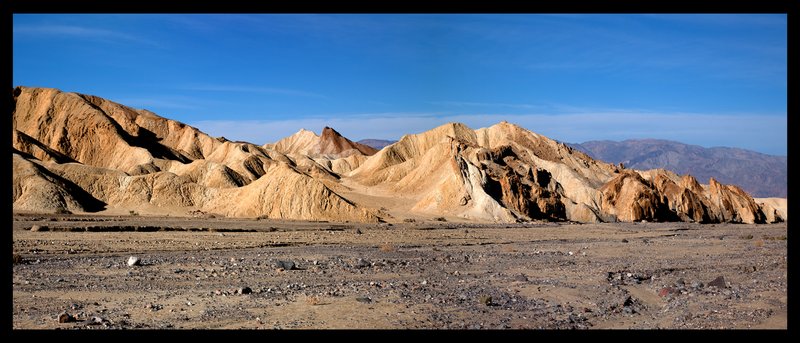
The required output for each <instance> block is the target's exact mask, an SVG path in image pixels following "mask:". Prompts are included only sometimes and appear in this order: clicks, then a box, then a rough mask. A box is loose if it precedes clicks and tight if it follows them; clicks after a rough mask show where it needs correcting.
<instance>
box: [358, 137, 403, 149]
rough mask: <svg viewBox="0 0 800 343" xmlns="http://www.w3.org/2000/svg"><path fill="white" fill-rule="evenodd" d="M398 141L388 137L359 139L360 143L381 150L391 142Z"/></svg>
mask: <svg viewBox="0 0 800 343" xmlns="http://www.w3.org/2000/svg"><path fill="white" fill-rule="evenodd" d="M394 142H397V141H390V140H386V139H362V140H360V141H358V143H359V144H364V145H366V146H371V147H372V148H373V149H376V150H381V149H383V148H384V147H386V146H387V145H389V144H392V143H394Z"/></svg>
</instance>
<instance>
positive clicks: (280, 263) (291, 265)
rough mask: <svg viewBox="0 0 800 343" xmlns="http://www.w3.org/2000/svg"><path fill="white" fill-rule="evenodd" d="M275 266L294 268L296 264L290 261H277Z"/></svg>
mask: <svg viewBox="0 0 800 343" xmlns="http://www.w3.org/2000/svg"><path fill="white" fill-rule="evenodd" d="M275 268H278V269H283V270H294V269H297V265H296V264H295V263H294V262H292V261H280V260H279V261H277V262H275Z"/></svg>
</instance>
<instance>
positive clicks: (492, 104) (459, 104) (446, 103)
mask: <svg viewBox="0 0 800 343" xmlns="http://www.w3.org/2000/svg"><path fill="white" fill-rule="evenodd" d="M430 104H432V105H439V106H450V107H507V108H522V109H543V108H546V107H547V106H543V105H531V104H509V103H497V102H469V101H431V102H430Z"/></svg>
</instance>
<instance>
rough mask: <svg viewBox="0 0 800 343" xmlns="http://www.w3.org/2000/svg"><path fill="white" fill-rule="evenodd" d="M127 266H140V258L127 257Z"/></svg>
mask: <svg viewBox="0 0 800 343" xmlns="http://www.w3.org/2000/svg"><path fill="white" fill-rule="evenodd" d="M127 263H128V267H133V266H141V265H142V260H141V259H140V258H138V257H136V256H131V257H128V262H127Z"/></svg>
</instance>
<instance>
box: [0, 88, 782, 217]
mask: <svg viewBox="0 0 800 343" xmlns="http://www.w3.org/2000/svg"><path fill="white" fill-rule="evenodd" d="M14 102H15V108H14V112H13V113H12V117H13V121H12V123H13V128H12V146H13V148H14V154H13V173H14V177H13V180H12V182H13V189H14V192H13V203H14V205H13V206H14V210H17V211H42V212H59V211H73V212H94V211H103V210H119V211H121V210H123V209H129V208H130V209H139V210H142V211H144V212H148V211H150V212H153V213H155V212H158V213H162V212H163V213H171V214H186V213H188V212H189V211H194V210H201V211H206V212H213V213H218V214H222V215H227V216H234V217H269V218H279V219H297V220H329V221H362V222H375V221H378V220H381V218H379V217H378V215H381V216H383V217H384V218H383V219H387V218H395V217H393V216H391V213H392V212H393V211H394V212H395V213H400V214H403V216H406V215H410V216H423V217H425V216H428V217H434V216H435V217H440V216H446V217H448V218H462V219H464V220H477V221H489V222H513V221H523V220H531V219H544V220H571V221H579V222H600V221H612V222H613V221H641V220H646V221H674V220H682V221H696V222H704V223H706V222H708V223H712V222H742V223H763V222H776V221H781V220H786V216H787V213H786V202H785V199H784V200H783V202H780V201H779V200H769V199H767V200H754V199H753V198H752V197H750V195H749V194H747V193H746V192H744V191H742V190H741V189H740V188H739V187H736V186H733V185H723V184H720V183H718V182H717V181H716V180H714V179H713V178H712V179H711V180H710V181H709V185H701V184H700V183H699V182H697V180H696V179H695V178H694V177H692V176H690V175H684V176H681V175H677V174H675V173H672V172H670V171H667V170H663V169H653V170H646V171H639V170H632V169H624V168H622V167H621V166H617V165H612V164H607V163H603V162H599V161H596V160H593V159H591V158H590V157H589V156H587V155H586V154H583V153H581V152H579V151H576V150H573V149H572V148H570V147H568V146H566V145H564V144H561V143H559V142H556V141H554V140H552V139H549V138H547V137H544V136H541V135H538V134H536V133H534V132H531V131H529V130H526V129H524V128H522V127H519V126H517V125H513V124H510V123H507V122H501V123H498V124H496V125H493V126H491V127H488V128H481V129H478V130H472V129H470V128H469V127H467V126H465V125H463V124H460V123H449V124H445V125H442V126H439V127H437V128H434V129H432V130H429V131H426V132H422V133H418V134H410V135H405V136H403V137H402V138H401V139H400V140H399V141H397V142H396V143H394V144H392V145H389V146H387V147H385V148H384V149H382V150H380V151H376V150H375V149H372V148H370V147H367V146H364V145H361V144H358V143H354V142H352V141H350V140H349V139H347V138H345V137H342V136H341V135H340V134H339V133H338V132H336V131H335V130H334V129H332V128H329V127H326V128H324V129H323V131H322V134H321V135H320V136H317V135H316V134H314V133H313V132H311V131H307V130H300V131H299V132H297V133H296V134H294V135H292V136H289V137H287V138H284V139H282V140H280V141H278V142H276V143H275V144H265V145H264V146H257V145H253V144H250V143H247V142H233V141H229V140H227V139H224V138H212V137H210V136H208V135H206V134H204V133H202V132H201V131H199V130H197V129H195V128H193V127H191V126H188V125H185V124H182V123H179V122H176V121H173V120H169V119H165V118H162V117H159V116H157V115H155V114H153V113H151V112H148V111H145V110H137V109H133V108H129V107H126V106H123V105H120V104H116V103H114V102H111V101H108V100H105V99H102V98H99V97H95V96H89V95H82V94H76V93H64V92H60V91H58V90H55V89H48V88H27V87H17V88H15V89H14ZM352 199H358V200H359V201H358V202H356V201H353V200H352ZM386 207H388V208H386ZM401 217H402V216H401ZM398 218H399V217H398Z"/></svg>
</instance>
